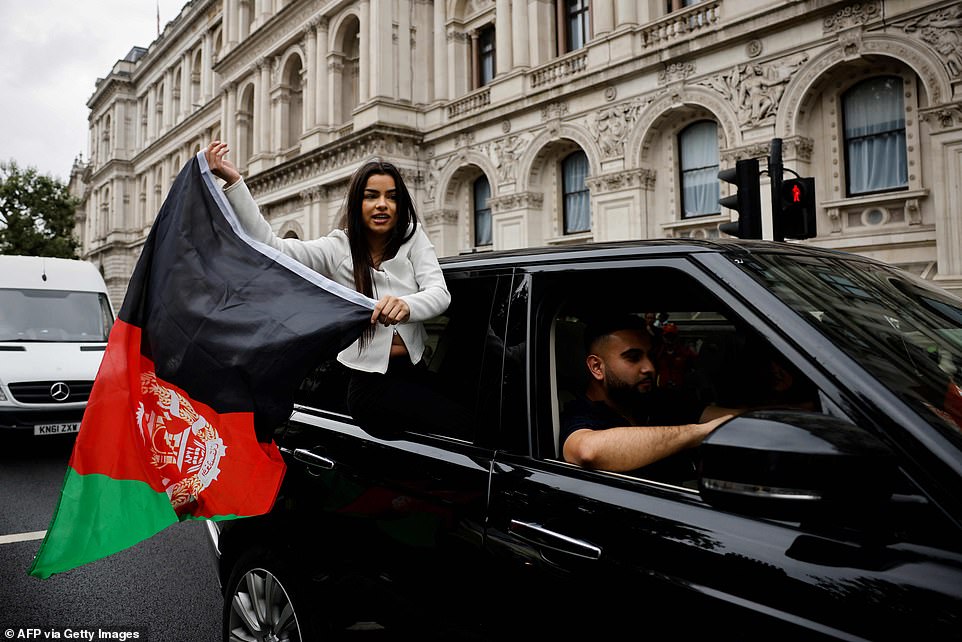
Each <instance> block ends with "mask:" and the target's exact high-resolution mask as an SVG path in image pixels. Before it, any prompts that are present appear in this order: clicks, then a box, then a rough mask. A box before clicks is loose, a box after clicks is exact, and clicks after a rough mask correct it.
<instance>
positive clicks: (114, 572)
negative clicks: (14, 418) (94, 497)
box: [0, 435, 222, 642]
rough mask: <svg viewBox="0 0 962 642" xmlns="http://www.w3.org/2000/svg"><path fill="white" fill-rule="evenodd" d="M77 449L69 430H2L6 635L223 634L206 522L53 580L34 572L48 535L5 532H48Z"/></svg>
mask: <svg viewBox="0 0 962 642" xmlns="http://www.w3.org/2000/svg"><path fill="white" fill-rule="evenodd" d="M50 439H60V440H61V441H59V442H56V443H55V442H53V441H48V440H50ZM70 448H71V444H70V442H69V441H68V442H64V441H63V440H62V439H61V438H60V437H41V438H37V439H33V440H31V443H24V442H22V440H19V439H17V440H14V441H11V440H10V439H9V438H4V436H2V435H0V542H2V543H0V642H3V641H4V640H6V639H14V640H16V639H41V640H43V639H58V637H57V635H56V634H54V633H53V631H56V633H60V638H59V639H68V638H69V637H71V636H73V639H97V638H96V637H94V638H89V637H86V638H85V637H81V636H82V635H84V634H82V633H80V632H81V631H91V632H93V633H94V634H97V633H98V630H99V629H103V630H108V629H109V630H112V631H115V632H122V631H125V630H127V631H131V632H133V631H137V632H138V633H139V637H138V638H136V639H137V640H144V639H146V640H149V641H150V642H216V641H217V640H219V639H220V628H221V619H222V618H221V597H220V593H219V589H218V586H217V580H216V577H215V575H214V567H213V564H212V560H211V556H210V552H209V550H208V544H207V541H206V533H205V526H204V524H203V523H202V522H184V523H179V524H174V525H173V526H170V527H169V528H167V529H166V530H164V531H161V532H160V533H158V534H157V535H155V536H154V537H152V538H150V539H148V540H146V541H144V542H141V543H140V544H138V545H136V546H134V547H132V548H130V549H127V550H125V551H122V552H120V553H117V554H116V555H113V556H111V557H108V558H106V559H102V560H99V561H96V562H92V563H90V564H87V565H85V566H81V567H80V568H77V569H73V570H71V571H67V572H65V573H61V574H58V575H54V576H53V577H51V578H49V579H46V580H38V579H36V578H33V577H30V576H28V575H27V569H28V568H29V567H30V564H31V562H32V561H33V557H34V555H35V554H36V552H37V550H38V549H39V548H40V542H41V540H40V539H31V540H27V541H15V542H8V541H6V540H8V539H9V538H5V537H4V536H9V535H17V534H21V533H31V532H35V531H43V530H46V528H47V526H48V524H49V522H50V517H51V516H52V515H53V511H54V509H55V508H56V505H57V500H58V499H59V496H60V488H61V484H62V482H63V476H64V473H65V471H66V467H67V460H68V459H69V457H70ZM30 629H35V630H37V632H36V633H34V632H31V631H30ZM66 629H70V631H71V633H66ZM11 631H13V635H11V633H10V632H11ZM28 635H29V636H31V637H27V636H28ZM101 639H103V638H101ZM113 639H120V638H116V637H115V638H113Z"/></svg>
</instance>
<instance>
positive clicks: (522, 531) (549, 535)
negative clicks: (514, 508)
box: [508, 519, 601, 560]
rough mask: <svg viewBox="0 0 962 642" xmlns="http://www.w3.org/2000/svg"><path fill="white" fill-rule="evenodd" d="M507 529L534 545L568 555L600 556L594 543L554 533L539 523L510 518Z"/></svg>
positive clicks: (591, 557) (595, 557) (597, 557)
mask: <svg viewBox="0 0 962 642" xmlns="http://www.w3.org/2000/svg"><path fill="white" fill-rule="evenodd" d="M508 530H509V531H511V533H513V534H514V535H516V536H518V537H520V538H521V539H523V540H525V541H526V542H530V543H532V544H535V545H536V546H544V547H545V548H550V549H551V550H553V551H559V552H561V553H568V554H569V555H577V556H578V557H583V558H585V559H589V560H596V559H599V558H601V548H599V547H597V546H595V545H594V544H591V543H590V542H586V541H584V540H580V539H575V538H574V537H568V536H567V535H563V534H561V533H556V532H555V531H553V530H550V529H547V528H545V527H544V526H542V525H541V524H535V523H534V522H522V521H520V520H517V519H512V520H511V526H510V527H509V529H508Z"/></svg>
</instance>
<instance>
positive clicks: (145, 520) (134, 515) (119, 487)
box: [28, 468, 177, 579]
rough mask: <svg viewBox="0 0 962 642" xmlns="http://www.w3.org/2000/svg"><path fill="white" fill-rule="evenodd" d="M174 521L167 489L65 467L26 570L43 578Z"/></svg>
mask: <svg viewBox="0 0 962 642" xmlns="http://www.w3.org/2000/svg"><path fill="white" fill-rule="evenodd" d="M176 521H177V514H176V513H175V512H174V509H173V508H171V506H170V500H169V499H168V497H167V493H164V492H157V491H156V490H154V489H153V488H151V487H150V486H149V485H148V484H146V483H144V482H142V481H133V480H119V479H112V478H110V477H108V476H106V475H101V474H90V475H80V474H78V473H77V472H76V471H75V470H74V469H72V468H68V469H67V475H66V477H65V478H64V482H63V489H62V490H61V491H60V503H59V504H58V506H57V510H56V511H55V512H54V516H53V519H52V520H51V522H50V528H49V529H48V530H47V536H46V537H45V538H44V540H43V543H42V544H41V545H40V551H39V552H38V553H37V556H36V557H35V558H34V561H33V565H32V566H31V567H30V570H29V571H28V572H29V574H30V575H33V576H35V577H39V578H42V579H45V578H48V577H50V576H51V575H53V574H54V573H61V572H63V571H67V570H70V569H72V568H76V567H77V566H80V565H81V564H86V563H88V562H93V561H94V560H99V559H101V558H103V557H106V556H108V555H111V554H113V553H116V552H118V551H122V550H124V549H125V548H130V547H131V546H133V545H134V544H136V543H138V542H140V541H142V540H145V539H147V538H148V537H151V536H153V535H155V534H156V533H158V532H160V531H161V530H163V529H164V528H166V527H168V526H170V525H171V524H173V523H175V522H176Z"/></svg>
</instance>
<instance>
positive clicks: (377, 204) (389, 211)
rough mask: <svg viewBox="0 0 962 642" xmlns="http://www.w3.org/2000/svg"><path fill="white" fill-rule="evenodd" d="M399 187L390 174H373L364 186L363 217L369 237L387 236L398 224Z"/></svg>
mask: <svg viewBox="0 0 962 642" xmlns="http://www.w3.org/2000/svg"><path fill="white" fill-rule="evenodd" d="M396 194H397V188H396V186H395V184H394V178H393V177H392V176H390V175H389V174H371V175H370V176H369V177H368V179H367V185H365V187H364V198H363V200H362V201H361V219H362V220H363V222H364V229H365V230H367V234H368V238H377V237H381V236H384V237H387V236H388V235H389V234H390V233H391V231H392V230H393V229H394V227H395V226H396V225H397V201H396V200H395V197H396Z"/></svg>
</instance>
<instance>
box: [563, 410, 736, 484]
mask: <svg viewBox="0 0 962 642" xmlns="http://www.w3.org/2000/svg"><path fill="white" fill-rule="evenodd" d="M717 410H718V411H721V410H724V409H717ZM707 414H709V413H708V410H707V409H706V412H705V413H703V414H702V419H703V420H704V419H706V415H707ZM710 414H712V415H713V416H712V417H711V418H709V419H708V420H707V421H704V423H699V424H685V425H681V426H621V427H617V428H608V429H605V430H589V429H587V428H582V429H581V430H576V431H574V432H573V433H571V435H569V436H568V438H567V439H566V440H565V443H564V447H563V451H564V458H565V461H567V462H569V463H572V464H577V465H579V466H583V467H585V468H595V469H599V470H608V471H611V472H626V471H629V470H635V469H636V468H641V467H642V466H647V465H648V464H652V463H654V462H656V461H658V460H659V459H664V458H665V457H667V456H669V455H673V454H675V453H677V452H679V451H681V450H684V449H686V448H691V447H693V446H697V445H698V444H700V443H701V441H702V439H704V438H705V437H706V436H707V435H708V433H710V432H711V431H712V430H714V429H715V428H717V427H718V426H719V425H721V424H723V423H724V422H726V421H728V420H729V419H731V418H732V416H733V415H732V414H727V413H723V412H717V413H715V412H714V411H713V412H712V413H710Z"/></svg>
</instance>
